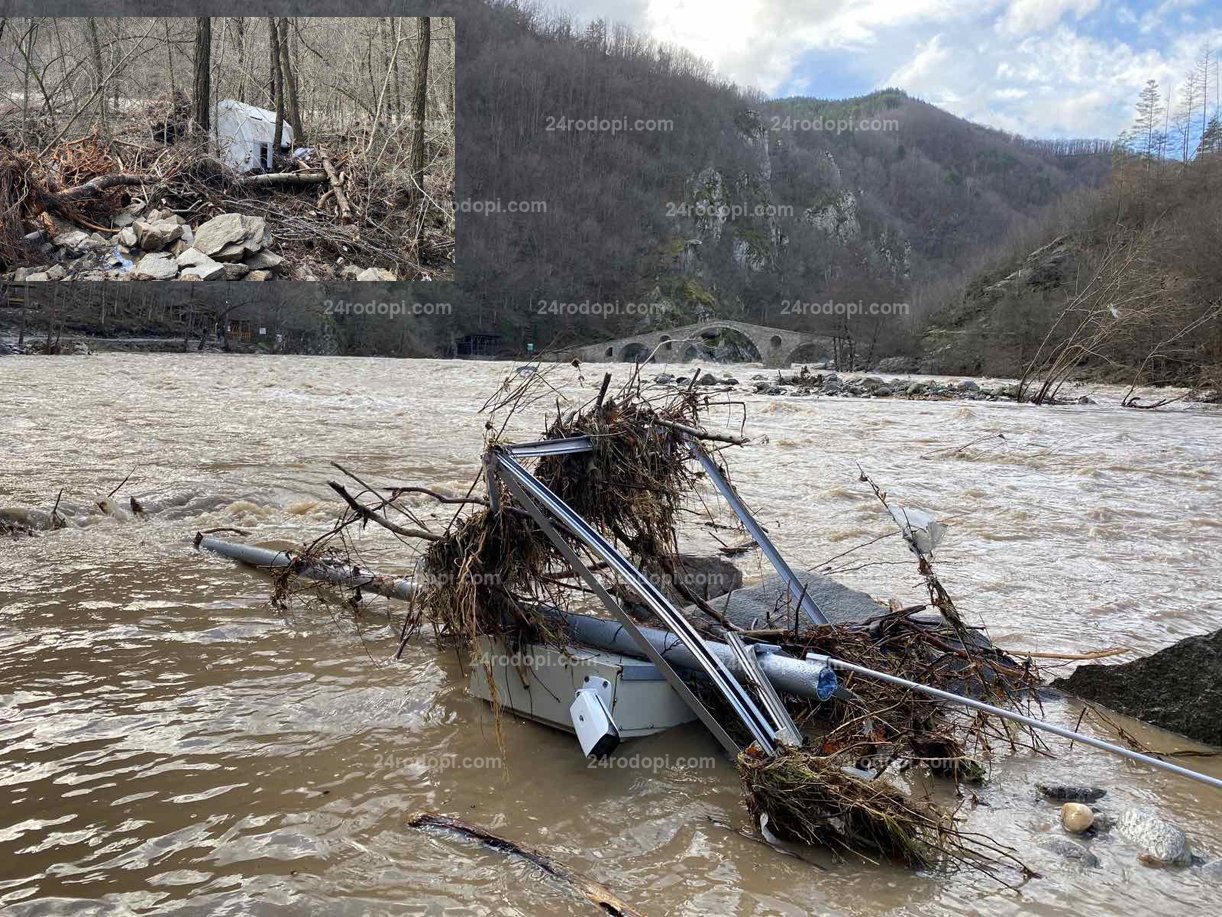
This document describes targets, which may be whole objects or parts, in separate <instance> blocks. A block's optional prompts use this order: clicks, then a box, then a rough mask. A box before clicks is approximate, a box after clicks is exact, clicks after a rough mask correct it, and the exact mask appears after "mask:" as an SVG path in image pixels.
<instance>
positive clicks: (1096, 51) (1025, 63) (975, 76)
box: [553, 0, 1222, 138]
mask: <svg viewBox="0 0 1222 917" xmlns="http://www.w3.org/2000/svg"><path fill="white" fill-rule="evenodd" d="M553 3H554V5H555V6H556V7H559V8H563V9H566V10H568V11H570V12H574V13H576V14H577V15H578V16H579V17H580V18H582V19H590V18H595V17H600V16H602V17H606V18H608V19H611V20H613V21H617V22H623V23H625V24H627V25H630V26H632V27H633V28H634V29H635V30H637V31H639V32H643V33H646V34H649V35H652V36H653V37H655V38H658V39H661V40H665V41H670V42H673V43H675V44H678V45H681V46H683V47H685V48H687V49H688V50H690V51H693V52H695V53H696V54H698V55H700V56H701V57H703V58H705V59H706V60H708V61H710V62H712V64H713V65H714V66H715V67H716V68H717V70H718V71H719V72H720V73H722V74H724V75H725V76H726V77H728V78H730V79H732V80H734V81H735V82H737V83H740V84H743V85H749V86H755V87H757V88H759V89H761V90H763V91H764V92H766V93H768V94H769V95H770V96H774V97H782V96H789V95H810V96H817V97H820V98H841V97H844V96H851V95H860V94H861V93H864V92H869V91H870V90H872V89H877V88H880V87H883V86H898V87H899V88H901V89H904V90H906V91H907V92H909V93H910V94H912V95H915V96H918V97H920V98H922V99H925V100H927V101H929V102H933V103H934V104H936V105H939V106H941V107H943V108H945V109H947V110H949V111H952V112H954V113H955V114H958V115H961V116H963V117H965V118H970V119H972V120H974V121H979V122H982V123H985V124H991V125H993V126H995V127H1000V128H1004V129H1006V130H1012V131H1018V132H1020V133H1023V134H1027V135H1028V136H1036V137H1107V138H1111V137H1115V136H1116V135H1117V134H1118V133H1119V132H1120V131H1121V130H1122V129H1123V128H1124V127H1126V126H1127V125H1128V124H1129V123H1130V121H1131V120H1132V110H1133V104H1134V102H1135V101H1136V98H1137V93H1138V92H1139V91H1140V89H1141V87H1142V86H1143V85H1144V83H1145V81H1146V80H1148V79H1156V80H1158V81H1159V83H1160V85H1162V86H1163V87H1164V89H1165V88H1166V87H1167V86H1169V85H1178V84H1179V83H1180V82H1182V81H1183V79H1184V76H1185V74H1186V73H1187V72H1188V71H1189V70H1190V69H1191V66H1192V62H1193V60H1194V58H1196V57H1197V56H1198V55H1199V54H1200V52H1201V49H1202V46H1203V45H1204V44H1205V43H1207V42H1209V43H1211V44H1212V46H1213V47H1214V48H1215V49H1219V48H1222V0H553ZM1210 95H1211V96H1212V95H1213V90H1212V89H1211V91H1210Z"/></svg>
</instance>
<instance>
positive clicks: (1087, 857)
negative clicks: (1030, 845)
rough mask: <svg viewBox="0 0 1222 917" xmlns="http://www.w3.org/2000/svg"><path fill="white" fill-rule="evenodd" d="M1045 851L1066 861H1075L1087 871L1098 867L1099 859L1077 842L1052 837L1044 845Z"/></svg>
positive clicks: (1065, 838)
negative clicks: (1049, 851)
mask: <svg viewBox="0 0 1222 917" xmlns="http://www.w3.org/2000/svg"><path fill="white" fill-rule="evenodd" d="M1044 847H1045V849H1046V850H1051V851H1052V852H1053V853H1056V854H1059V855H1061V856H1063V857H1065V859H1067V860H1075V861H1077V862H1078V863H1081V864H1082V865H1083V866H1085V867H1086V868H1087V869H1095V868H1097V867H1098V866H1099V858H1098V857H1097V856H1095V855H1094V854H1093V853H1091V852H1090V851H1089V850H1087V849H1086V848H1085V847H1083V846H1082V845H1081V844H1079V843H1078V842H1077V841H1071V840H1070V839H1069V838H1067V837H1053V838H1051V839H1050V840H1049V841H1048V842H1047V843H1046V844H1045V845H1044Z"/></svg>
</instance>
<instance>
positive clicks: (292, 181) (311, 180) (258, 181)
mask: <svg viewBox="0 0 1222 917" xmlns="http://www.w3.org/2000/svg"><path fill="white" fill-rule="evenodd" d="M325 181H327V173H326V172H265V173H263V174H262V175H243V176H242V177H241V178H239V179H238V184H239V185H247V186H254V187H263V186H266V185H272V186H275V185H321V184H322V183H323V182H325Z"/></svg>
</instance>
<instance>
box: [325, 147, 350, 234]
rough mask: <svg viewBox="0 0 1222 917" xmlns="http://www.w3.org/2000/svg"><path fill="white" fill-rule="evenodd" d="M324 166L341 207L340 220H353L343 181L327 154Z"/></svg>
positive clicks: (344, 221)
mask: <svg viewBox="0 0 1222 917" xmlns="http://www.w3.org/2000/svg"><path fill="white" fill-rule="evenodd" d="M322 167H323V169H325V170H326V173H327V178H328V179H329V180H330V182H331V190H332V191H334V192H335V203H336V205H337V206H338V207H339V216H340V221H341V222H343V223H351V222H352V207H351V205H350V204H349V203H348V196H347V195H346V194H344V189H343V182H342V181H341V180H340V177H339V176H338V175H336V174H335V166H333V165H331V160H330V159H329V158H327V154H326V153H323V154H322Z"/></svg>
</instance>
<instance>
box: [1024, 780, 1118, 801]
mask: <svg viewBox="0 0 1222 917" xmlns="http://www.w3.org/2000/svg"><path fill="white" fill-rule="evenodd" d="M1035 788H1036V789H1037V790H1039V792H1040V795H1041V796H1043V797H1044V798H1045V799H1051V800H1052V801H1053V802H1085V803H1092V802H1098V801H1099V800H1100V799H1102V798H1103V797H1104V796H1106V795H1107V790H1105V789H1102V788H1100V787H1097V786H1070V785H1068V784H1062V783H1037V784H1036V785H1035Z"/></svg>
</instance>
